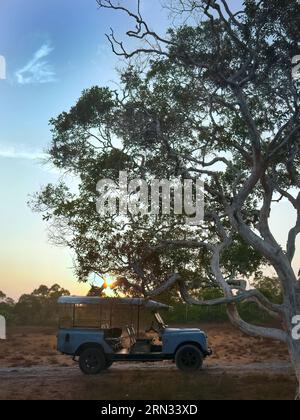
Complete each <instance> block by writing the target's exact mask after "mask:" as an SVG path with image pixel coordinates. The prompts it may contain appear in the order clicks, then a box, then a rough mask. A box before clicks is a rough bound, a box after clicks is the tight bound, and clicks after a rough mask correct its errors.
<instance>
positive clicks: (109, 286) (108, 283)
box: [103, 276, 116, 296]
mask: <svg viewBox="0 0 300 420" xmlns="http://www.w3.org/2000/svg"><path fill="white" fill-rule="evenodd" d="M103 280H104V293H105V295H106V296H113V295H114V291H113V286H114V283H115V281H116V280H115V279H114V278H113V277H111V276H105V278H104V279H103Z"/></svg>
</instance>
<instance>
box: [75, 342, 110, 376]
mask: <svg viewBox="0 0 300 420" xmlns="http://www.w3.org/2000/svg"><path fill="white" fill-rule="evenodd" d="M105 366H106V360H105V355H104V353H103V351H102V350H101V349H97V348H95V347H90V348H87V349H85V350H83V352H82V353H81V355H80V356H79V367H80V369H81V371H82V372H83V373H84V374H85V375H98V374H99V373H100V372H101V371H102V370H104V369H105Z"/></svg>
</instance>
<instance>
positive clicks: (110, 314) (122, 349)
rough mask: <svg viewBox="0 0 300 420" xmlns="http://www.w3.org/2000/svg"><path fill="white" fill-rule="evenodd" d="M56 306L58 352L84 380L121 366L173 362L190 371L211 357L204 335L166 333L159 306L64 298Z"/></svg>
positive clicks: (143, 301) (179, 331)
mask: <svg viewBox="0 0 300 420" xmlns="http://www.w3.org/2000/svg"><path fill="white" fill-rule="evenodd" d="M59 304H60V328H59V333H58V344H57V347H58V351H59V352H61V353H63V354H67V355H71V356H73V358H74V360H77V359H78V360H79V365H80V368H81V370H82V371H83V372H84V373H85V374H98V373H100V372H101V371H102V370H104V369H106V368H108V367H110V366H111V365H112V364H113V363H114V362H122V361H127V362H128V361H135V362H136V361H140V362H143V361H144V362H149V361H161V360H174V361H176V364H177V366H178V368H179V369H181V370H184V371H194V370H197V369H199V368H200V367H201V366H202V363H203V360H204V358H205V357H207V356H209V355H210V354H211V350H210V348H209V347H208V342H207V336H206V334H205V333H204V332H203V331H201V330H199V329H193V328H183V329H179V328H168V326H167V325H165V323H164V321H163V319H162V317H161V315H160V311H164V310H168V309H169V307H168V306H167V305H164V304H161V303H159V302H154V301H151V300H146V299H140V298H132V299H129V298H122V299H121V298H99V297H69V296H68V297H62V298H60V299H59ZM147 327H148V328H147Z"/></svg>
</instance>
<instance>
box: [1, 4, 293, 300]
mask: <svg viewBox="0 0 300 420" xmlns="http://www.w3.org/2000/svg"><path fill="white" fill-rule="evenodd" d="M128 4H133V1H132V0H128ZM143 13H144V16H145V17H146V18H147V19H148V20H150V23H151V24H152V26H153V27H154V29H161V28H164V27H165V23H166V11H162V9H161V7H160V5H159V0H151V1H150V0H145V1H144V2H143ZM110 26H112V27H114V28H115V29H116V30H117V32H118V33H120V34H122V33H124V31H125V29H126V28H127V27H128V21H127V19H126V18H124V15H121V14H118V13H114V12H112V11H101V10H98V8H97V5H96V1H95V0H76V1H74V0H43V1H41V0H1V2H0V55H2V56H4V57H5V59H6V65H7V75H6V80H0V180H1V182H0V195H1V200H0V290H3V291H4V292H5V293H7V295H9V296H12V297H14V298H16V297H18V296H19V295H20V294H22V293H24V292H29V291H31V290H33V288H34V287H37V286H39V285H40V284H42V283H43V284H47V285H51V284H53V283H56V282H57V283H60V284H61V285H63V286H64V287H67V288H68V289H69V290H71V292H73V293H85V292H86V291H87V289H88V286H82V285H78V284H77V283H76V279H75V278H74V275H73V272H72V258H71V255H70V253H69V251H68V250H65V249H61V248H55V247H53V246H51V245H50V244H49V243H48V241H47V232H46V228H45V225H44V223H43V222H42V221H41V218H40V217H39V216H38V215H36V214H32V213H31V211H30V209H29V208H28V207H27V205H26V202H27V200H28V195H29V194H32V193H34V192H35V191H37V190H39V188H40V187H41V186H42V185H45V184H46V183H48V182H55V181H56V179H57V175H56V174H55V172H53V171H52V170H51V169H50V168H49V167H45V166H44V165H43V164H42V163H41V158H42V157H43V152H44V150H45V149H46V147H47V144H49V142H50V139H51V133H50V130H49V125H48V121H49V119H50V118H52V117H55V116H57V115H58V114H59V113H60V112H62V111H66V110H68V109H69V108H70V107H71V106H72V105H73V104H74V102H75V101H76V100H77V99H78V97H79V96H80V93H81V91H82V90H83V89H85V88H88V87H90V86H92V85H95V84H99V85H113V83H114V82H113V81H114V80H117V73H116V71H115V68H116V66H119V67H120V66H121V65H122V63H121V62H119V61H118V59H117V57H115V56H114V55H113V54H112V52H111V49H110V46H109V44H108V42H107V40H106V38H105V33H106V32H109V28H110ZM293 217H294V216H292V215H291V213H290V210H289V208H288V205H287V204H286V203H282V204H281V205H280V206H279V207H278V209H277V210H276V213H275V216H274V219H273V226H274V228H275V232H276V235H277V236H278V238H279V239H280V240H281V242H282V243H284V241H285V236H284V235H285V232H286V229H287V227H288V226H289V225H290V223H291V221H292V219H293Z"/></svg>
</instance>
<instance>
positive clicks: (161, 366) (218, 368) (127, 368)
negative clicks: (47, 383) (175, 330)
mask: <svg viewBox="0 0 300 420" xmlns="http://www.w3.org/2000/svg"><path fill="white" fill-rule="evenodd" d="M161 370H164V371H177V368H176V366H175V365H174V364H173V363H115V364H114V365H113V367H111V368H110V369H109V371H107V372H105V373H104V375H109V374H110V373H118V372H120V373H121V372H122V373H126V372H134V371H137V372H142V371H144V372H149V371H161ZM225 373H226V374H239V375H241V374H245V375H247V374H249V373H256V374H268V375H270V374H276V375H278V374H284V375H287V374H288V375H289V374H292V373H293V370H292V366H291V365H290V364H289V363H251V364H247V365H241V364H236V365H234V364H227V365H218V364H215V365H210V366H205V367H204V368H203V370H202V371H199V373H198V374H199V375H201V374H215V375H219V374H225ZM78 376H82V373H81V372H80V370H79V368H78V366H72V367H54V366H32V367H29V368H0V379H11V380H15V379H25V378H26V379H29V378H44V379H46V378H56V379H57V378H60V379H70V378H72V377H78Z"/></svg>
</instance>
